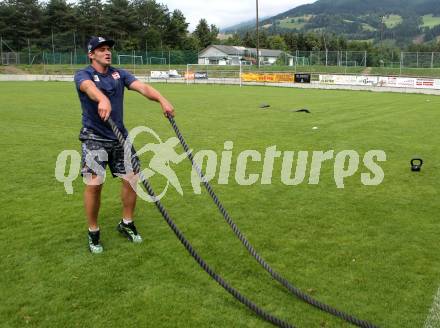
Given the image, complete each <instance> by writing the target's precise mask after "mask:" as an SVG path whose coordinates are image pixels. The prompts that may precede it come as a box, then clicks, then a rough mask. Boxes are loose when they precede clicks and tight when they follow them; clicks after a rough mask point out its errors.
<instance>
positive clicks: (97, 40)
mask: <svg viewBox="0 0 440 328" xmlns="http://www.w3.org/2000/svg"><path fill="white" fill-rule="evenodd" d="M114 44H115V41H113V40H110V39H106V38H103V37H102V36H94V37H92V38H91V39H90V41H89V44H88V45H87V51H88V52H92V51H93V50H95V49H96V48H99V47H101V46H103V45H108V46H110V47H113V46H114Z"/></svg>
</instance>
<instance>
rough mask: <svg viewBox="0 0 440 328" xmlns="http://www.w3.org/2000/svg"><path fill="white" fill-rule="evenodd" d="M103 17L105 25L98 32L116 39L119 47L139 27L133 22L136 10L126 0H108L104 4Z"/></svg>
mask: <svg viewBox="0 0 440 328" xmlns="http://www.w3.org/2000/svg"><path fill="white" fill-rule="evenodd" d="M104 17H105V26H104V28H103V32H102V33H99V34H105V35H106V36H109V37H111V38H113V39H115V40H116V41H118V43H117V44H116V47H117V48H121V47H122V46H123V42H125V41H127V40H129V39H130V38H131V37H132V36H133V35H135V34H136V33H137V31H138V30H139V29H140V28H141V27H140V26H138V25H137V24H136V23H135V22H136V20H135V17H136V12H135V10H134V6H133V4H132V3H130V2H129V1H128V0H110V1H109V2H108V3H107V4H106V5H105V6H104ZM130 43H131V41H130Z"/></svg>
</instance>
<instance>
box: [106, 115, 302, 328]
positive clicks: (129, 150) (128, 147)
mask: <svg viewBox="0 0 440 328" xmlns="http://www.w3.org/2000/svg"><path fill="white" fill-rule="evenodd" d="M108 123H109V125H110V127H111V129H112V130H113V133H114V134H115V136H116V137H117V138H118V141H119V143H120V144H121V145H122V146H123V147H124V153H125V154H131V156H130V157H131V164H132V166H133V167H132V168H133V172H135V173H138V174H139V178H140V180H141V182H142V184H143V186H144V187H145V190H146V191H147V193H148V194H149V195H150V197H151V198H152V199H153V200H154V203H155V204H156V207H157V209H158V210H159V212H160V214H162V217H163V218H164V219H165V221H166V223H167V224H168V226H169V227H170V228H171V230H173V232H174V234H175V235H176V236H177V238H178V239H179V240H180V242H181V243H182V244H183V246H185V248H186V250H187V251H188V253H189V254H190V255H191V256H192V257H193V258H194V260H196V262H197V263H198V264H199V265H200V266H201V267H202V269H203V270H205V272H206V273H207V274H209V275H210V276H211V277H212V278H213V279H214V280H215V281H216V282H217V283H218V284H219V285H220V286H222V287H223V288H224V289H225V290H226V291H227V292H228V293H230V294H231V295H232V296H234V297H235V298H236V299H237V300H239V301H240V302H241V303H243V304H244V305H246V306H247V307H248V308H249V309H251V310H252V311H254V312H255V313H256V314H257V315H259V316H260V317H261V318H263V319H264V320H266V321H268V322H270V323H272V324H274V325H275V326H278V327H282V328H295V326H293V325H291V324H289V323H288V322H286V321H283V320H281V319H279V318H278V317H276V316H274V315H271V314H270V313H268V312H266V311H265V310H263V309H261V308H260V307H259V306H258V305H256V304H255V303H253V302H252V301H251V300H249V299H248V298H247V297H246V296H244V295H242V294H241V293H240V292H239V291H238V290H236V289H235V288H233V287H232V286H231V285H229V283H228V282H226V281H225V280H224V279H223V278H222V277H221V276H219V275H218V274H217V273H215V271H214V270H213V269H212V268H211V267H210V266H209V265H208V264H207V263H206V262H205V261H204V260H203V259H202V258H201V257H200V255H199V254H198V253H197V251H196V250H195V249H194V248H193V247H192V245H191V244H190V243H189V241H188V240H187V239H186V238H185V236H184V234H183V233H182V232H181V231H180V229H179V228H178V227H177V225H176V224H175V223H174V221H173V220H172V219H171V217H170V215H169V214H168V212H167V211H166V209H165V207H164V206H163V205H162V203H161V202H160V200H159V199H157V197H156V195H155V193H154V190H153V188H152V187H151V185H150V183H149V181H148V179H146V178H145V176H144V175H143V174H142V170H141V168H140V165H139V162H138V161H137V160H136V159H135V157H134V154H136V152H135V150H134V147H133V145H132V144H131V143H130V142H126V140H125V138H124V136H123V134H122V133H121V131H120V130H119V129H118V127H117V126H116V124H115V123H114V122H113V120H112V119H111V118H109V119H108Z"/></svg>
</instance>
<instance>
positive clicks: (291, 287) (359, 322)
mask: <svg viewBox="0 0 440 328" xmlns="http://www.w3.org/2000/svg"><path fill="white" fill-rule="evenodd" d="M167 117H168V120H169V121H170V123H171V125H172V127H173V129H174V132H175V133H176V136H177V138H178V139H179V141H180V144H181V145H182V147H183V149H184V150H185V152H186V154H187V156H188V159H189V160H190V161H191V164H192V166H193V168H194V169H195V170H196V171H197V174H198V175H199V177H200V179H201V181H202V183H203V185H204V186H205V188H206V190H207V191H208V193H209V195H210V196H211V198H212V200H213V201H214V203H215V205H217V208H218V209H219V211H220V212H221V213H222V215H223V218H224V219H225V220H226V222H227V223H228V224H229V226H230V227H231V229H232V230H233V231H234V233H235V235H236V236H237V237H238V238H239V239H240V241H241V243H242V244H243V245H244V246H245V247H246V249H247V250H248V252H249V253H250V254H251V255H252V256H253V257H254V258H255V259H256V260H257V262H258V263H260V265H261V266H262V267H263V268H264V269H265V270H266V271H267V272H269V273H270V275H271V276H272V277H273V278H274V279H275V280H277V281H278V282H279V283H280V284H282V285H283V286H284V287H286V288H287V289H288V290H289V291H290V292H291V293H293V294H294V295H295V296H296V297H298V298H299V299H301V300H303V301H304V302H306V303H309V304H310V305H313V306H314V307H316V308H318V309H320V310H322V311H325V312H327V313H330V314H332V315H334V316H336V317H338V318H341V319H343V320H345V321H347V322H349V323H351V324H353V325H356V326H358V327H363V328H377V326H375V325H373V324H372V323H369V322H368V321H364V320H360V319H358V318H356V317H354V316H352V315H350V314H347V313H345V312H342V311H339V310H337V309H335V308H333V307H331V306H330V305H327V304H325V303H322V302H320V301H318V300H316V299H314V298H313V297H312V296H310V295H308V294H306V293H304V292H303V291H302V290H300V289H299V288H298V287H295V286H294V285H292V284H291V283H290V282H289V281H288V280H287V279H285V278H284V277H282V276H281V275H280V274H279V273H277V272H276V271H275V270H274V269H272V267H271V266H270V265H269V264H268V263H267V262H266V261H265V260H264V259H263V258H262V257H261V256H260V255H259V254H258V253H257V251H256V250H255V248H254V247H253V246H252V245H251V243H250V242H249V241H248V240H247V239H246V237H245V236H244V235H243V234H242V233H241V231H240V229H239V228H238V227H237V225H236V224H235V223H234V221H233V220H232V218H231V216H230V215H229V213H228V211H226V209H225V207H224V206H223V204H222V203H221V202H220V200H219V198H218V197H217V195H216V194H215V192H214V190H213V189H212V187H211V185H210V183H209V182H208V180H207V179H206V177H205V175H204V174H203V172H202V170H201V169H200V167H199V166H198V165H197V163H196V162H195V161H194V156H193V155H192V153H191V152H190V148H189V146H188V144H187V143H186V141H185V139H184V138H183V136H182V134H181V133H180V130H179V128H178V127H177V124H176V121H175V120H174V118H173V117H172V116H167Z"/></svg>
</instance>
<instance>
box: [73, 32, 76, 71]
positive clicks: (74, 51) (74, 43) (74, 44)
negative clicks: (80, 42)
mask: <svg viewBox="0 0 440 328" xmlns="http://www.w3.org/2000/svg"><path fill="white" fill-rule="evenodd" d="M73 47H74V48H73V49H74V50H73V53H74V56H75V59H74V60H73V62H74V63H75V64H76V33H75V32H73Z"/></svg>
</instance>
